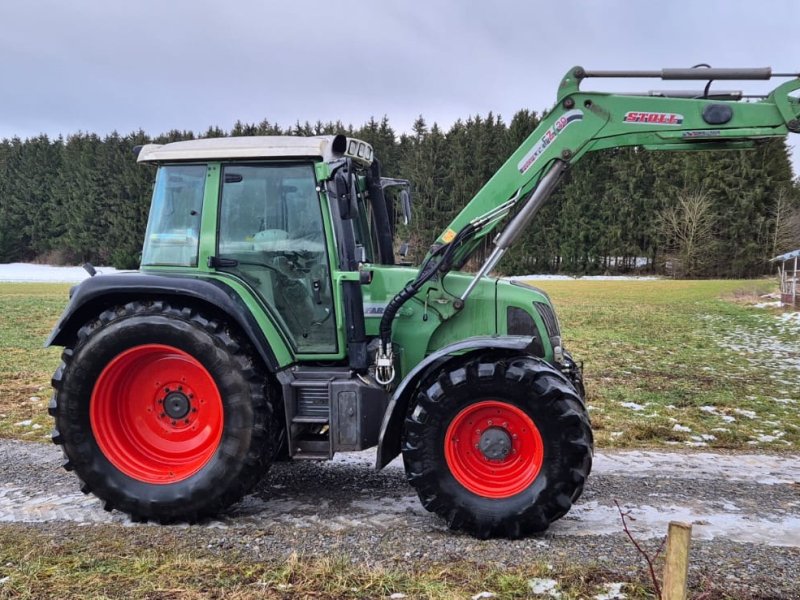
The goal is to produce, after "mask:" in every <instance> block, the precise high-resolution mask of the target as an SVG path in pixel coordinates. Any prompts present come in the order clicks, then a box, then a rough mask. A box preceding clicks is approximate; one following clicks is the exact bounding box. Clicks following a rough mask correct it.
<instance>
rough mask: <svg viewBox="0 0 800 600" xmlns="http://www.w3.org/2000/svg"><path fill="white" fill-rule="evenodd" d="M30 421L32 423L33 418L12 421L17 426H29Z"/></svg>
mask: <svg viewBox="0 0 800 600" xmlns="http://www.w3.org/2000/svg"><path fill="white" fill-rule="evenodd" d="M31 423H33V419H25V420H24V421H20V422H19V423H14V425H16V426H17V427H30V426H31Z"/></svg>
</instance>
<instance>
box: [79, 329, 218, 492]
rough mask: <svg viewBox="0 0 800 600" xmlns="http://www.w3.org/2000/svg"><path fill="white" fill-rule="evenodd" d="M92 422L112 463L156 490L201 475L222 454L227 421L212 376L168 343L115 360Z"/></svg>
mask: <svg viewBox="0 0 800 600" xmlns="http://www.w3.org/2000/svg"><path fill="white" fill-rule="evenodd" d="M89 419H90V423H91V427H92V433H93V435H94V438H95V440H96V441H97V445H98V446H99V447H100V450H101V451H102V453H103V454H104V455H105V457H106V458H107V459H108V460H109V462H110V463H111V464H113V465H114V466H115V467H116V468H117V469H119V470H120V471H122V472H123V473H124V474H125V475H127V476H129V477H132V478H133V479H136V480H138V481H141V482H144V483H152V484H170V483H175V482H178V481H182V480H184V479H187V478H189V477H191V476H192V475H194V474H195V473H197V472H198V471H200V470H201V469H202V468H203V467H204V466H205V465H206V463H208V462H209V461H210V460H211V459H212V457H213V456H214V454H215V453H216V452H217V449H218V447H219V444H220V440H221V439H222V431H223V428H224V423H225V420H224V411H223V408H222V397H221V395H220V393H219V389H218V388H217V385H216V382H215V380H214V377H213V376H212V375H211V373H209V371H208V370H206V368H205V367H204V366H203V365H202V364H201V363H200V361H198V360H197V359H196V358H195V357H193V356H191V355H190V354H188V353H187V352H185V351H183V350H180V349H179V348H176V347H174V346H167V345H165V344H143V345H140V346H134V347H132V348H129V349H127V350H125V351H123V352H121V353H120V354H118V355H117V356H115V357H114V358H113V359H111V360H110V361H109V362H108V364H107V365H106V366H105V368H104V369H103V371H102V372H101V373H100V375H99V376H98V378H97V380H96V382H95V384H94V389H93V390H92V397H91V399H90V401H89Z"/></svg>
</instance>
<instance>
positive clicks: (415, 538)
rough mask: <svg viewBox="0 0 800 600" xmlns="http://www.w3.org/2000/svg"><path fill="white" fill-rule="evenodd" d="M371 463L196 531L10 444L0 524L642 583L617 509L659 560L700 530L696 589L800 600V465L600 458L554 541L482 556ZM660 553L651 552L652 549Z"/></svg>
mask: <svg viewBox="0 0 800 600" xmlns="http://www.w3.org/2000/svg"><path fill="white" fill-rule="evenodd" d="M373 461H374V455H373V453H372V452H363V453H357V454H347V455H341V456H338V457H337V458H336V460H334V461H333V462H330V463H310V462H295V463H284V464H277V465H275V466H274V467H273V469H272V470H271V471H270V473H269V475H268V476H267V477H266V478H265V479H264V481H263V482H262V483H261V484H260V485H259V487H258V489H257V490H256V491H255V493H253V494H251V495H250V496H248V497H247V498H245V499H244V500H243V501H242V502H240V503H239V504H238V505H236V506H235V507H233V508H232V509H231V510H230V511H229V512H228V513H227V514H225V515H223V516H222V517H221V518H220V519H219V520H215V521H211V522H208V523H205V524H203V525H196V526H191V527H189V526H172V527H168V528H162V527H159V526H156V525H132V524H130V522H129V521H128V519H127V518H126V517H125V516H124V515H122V514H119V513H116V512H114V513H107V512H105V511H103V509H102V508H101V506H100V503H99V502H98V501H97V500H95V499H94V498H93V497H92V496H84V495H83V494H81V493H80V491H79V490H78V489H77V483H76V480H75V478H74V477H73V476H72V475H71V474H69V473H66V472H63V471H62V470H61V469H60V467H59V465H60V452H59V450H58V449H57V448H55V447H53V446H48V445H39V444H26V443H20V442H9V441H3V442H0V522H16V523H29V524H31V526H32V527H41V525H36V524H45V523H46V524H47V527H50V528H52V527H56V528H59V529H67V530H69V528H71V527H75V526H76V525H77V524H84V525H90V524H107V525H111V526H112V527H114V526H127V527H130V526H135V527H142V528H148V529H147V531H149V532H152V535H154V536H158V535H159V534H160V532H161V531H165V530H169V531H172V532H173V533H174V531H175V529H176V528H181V529H183V530H185V534H186V535H191V536H194V537H196V538H197V539H198V541H200V542H202V543H203V544H205V545H206V546H207V547H219V548H221V549H224V548H230V547H237V548H239V549H244V550H245V551H248V552H251V553H253V554H255V555H256V556H268V555H269V556H275V555H285V554H289V553H290V552H292V551H298V552H307V553H313V554H342V553H346V554H348V555H350V556H352V557H353V559H354V560H359V561H362V560H363V561H367V562H385V561H389V562H391V561H398V560H400V561H408V560H420V559H422V560H430V559H435V560H444V561H447V560H455V559H467V560H474V561H478V562H480V561H494V562H498V563H503V564H520V563H523V562H530V561H532V560H546V561H551V562H558V561H565V562H571V563H575V562H578V563H580V562H583V563H587V564H597V565H600V566H603V567H607V568H610V569H612V570H617V571H619V572H620V573H621V576H625V575H626V574H633V573H635V572H637V571H638V569H639V566H640V559H639V557H637V555H636V553H635V551H634V550H633V548H632V546H631V544H630V542H629V541H627V539H626V538H625V536H624V534H623V533H622V532H621V526H620V517H619V513H618V511H617V509H616V507H615V505H614V500H617V501H618V502H619V503H620V505H621V506H622V507H623V508H624V509H625V510H628V511H630V514H631V516H632V517H633V518H634V519H635V520H631V521H630V522H629V525H630V528H631V530H632V531H633V533H634V535H635V536H636V537H637V538H638V539H640V540H645V542H646V543H647V544H648V545H649V546H651V547H652V546H656V545H657V543H658V541H659V540H660V536H662V535H663V534H664V532H665V531H666V525H667V523H668V522H669V521H670V520H681V521H686V522H690V523H692V524H693V541H694V545H693V550H692V559H693V562H692V570H693V575H694V577H695V580H701V579H702V578H703V577H709V578H711V579H713V580H714V581H716V582H718V583H719V582H722V583H723V584H724V587H725V588H726V589H729V590H737V589H742V590H744V589H746V590H748V591H769V592H770V594H773V595H772V596H770V597H783V598H797V597H800V572H799V571H798V567H797V565H798V564H800V483H799V482H800V456H798V455H783V456H773V455H730V454H725V455H722V454H711V453H694V454H685V453H665V452H645V451H628V452H602V453H598V454H597V455H596V457H595V468H594V470H593V473H592V476H591V477H590V481H589V485H588V487H587V489H586V492H585V494H584V496H583V498H582V499H581V500H580V502H579V503H578V504H577V505H576V506H575V507H574V508H573V510H572V511H571V512H570V513H569V514H568V515H567V516H566V517H565V518H564V519H562V520H561V521H559V522H557V523H555V524H554V525H553V526H552V527H551V529H550V531H548V533H547V534H546V535H544V536H539V537H533V538H529V539H526V540H520V541H513V542H511V541H507V540H490V541H486V542H481V541H477V540H474V539H472V538H470V537H468V536H465V535H462V534H456V533H452V532H449V531H447V529H446V528H445V526H444V524H443V523H442V522H441V521H440V520H439V519H437V518H436V517H435V516H433V515H431V514H429V513H427V512H426V511H425V510H424V509H423V508H422V507H421V506H420V504H419V502H418V500H417V498H416V496H415V494H414V492H413V490H412V489H411V488H410V487H409V486H408V485H407V484H406V482H405V478H404V474H403V471H402V465H401V464H400V463H399V461H395V462H394V463H393V464H392V465H390V466H389V467H388V468H387V469H386V470H385V471H384V472H381V473H376V472H375V471H374V470H373V469H372V464H373ZM648 540H649V541H648Z"/></svg>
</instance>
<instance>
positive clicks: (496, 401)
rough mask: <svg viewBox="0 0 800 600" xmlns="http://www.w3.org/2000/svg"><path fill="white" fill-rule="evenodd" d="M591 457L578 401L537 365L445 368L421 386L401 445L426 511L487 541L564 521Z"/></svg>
mask: <svg viewBox="0 0 800 600" xmlns="http://www.w3.org/2000/svg"><path fill="white" fill-rule="evenodd" d="M592 448H593V441H592V431H591V427H590V425H589V419H588V415H587V413H586V410H585V408H584V407H583V404H582V402H581V399H580V397H579V395H578V393H577V391H576V390H575V388H574V387H573V386H572V385H571V384H570V382H569V381H568V380H567V379H566V378H565V377H564V376H563V375H562V374H561V373H559V372H558V371H557V370H556V369H554V368H553V367H552V366H550V365H549V364H547V363H546V362H544V361H542V360H540V359H538V358H534V357H531V356H517V357H511V358H503V357H494V358H492V357H491V356H484V357H480V358H473V359H469V360H467V361H466V362H463V361H462V362H460V363H456V364H448V365H446V366H445V367H444V368H443V370H442V371H440V372H439V373H437V374H434V375H433V376H431V377H428V378H427V379H426V380H425V381H424V382H423V383H422V385H421V386H420V388H419V392H418V394H417V396H416V399H415V401H414V402H413V403H412V405H411V406H410V408H409V413H408V416H407V418H406V421H405V430H404V434H403V441H402V451H403V461H404V463H405V467H406V474H407V477H408V480H409V482H410V483H411V485H412V486H413V487H414V488H416V490H417V493H418V495H419V498H420V501H421V502H422V504H423V506H424V507H425V508H426V509H428V510H430V511H432V512H435V513H436V514H438V515H439V516H441V517H443V518H445V519H446V521H447V524H448V526H449V527H450V528H451V529H461V530H464V531H467V532H469V533H471V534H473V535H475V536H477V537H480V538H488V537H493V536H505V537H510V538H518V537H521V536H523V535H526V534H531V533H536V532H541V531H544V530H545V529H547V527H548V526H549V524H550V523H551V522H553V521H555V520H556V519H559V518H561V517H562V516H564V515H565V514H566V513H567V511H569V509H570V508H571V506H572V504H573V502H575V501H576V500H577V499H578V498H579V497H580V495H581V493H582V491H583V486H584V482H585V481H586V477H587V476H588V474H589V471H590V470H591V464H592Z"/></svg>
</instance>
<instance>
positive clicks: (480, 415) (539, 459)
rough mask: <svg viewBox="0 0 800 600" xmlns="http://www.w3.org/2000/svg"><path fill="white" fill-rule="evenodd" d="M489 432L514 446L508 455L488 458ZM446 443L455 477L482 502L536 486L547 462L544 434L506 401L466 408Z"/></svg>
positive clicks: (490, 401) (489, 401) (448, 433)
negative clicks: (483, 447)
mask: <svg viewBox="0 0 800 600" xmlns="http://www.w3.org/2000/svg"><path fill="white" fill-rule="evenodd" d="M489 429H492V430H495V433H494V435H495V436H496V437H497V436H499V437H500V438H502V439H506V438H507V439H508V441H509V442H510V448H508V451H507V454H506V455H505V456H503V457H500V458H489V457H487V456H486V455H485V454H484V453H483V452H482V451H481V448H480V443H481V435H482V434H483V435H485V432H486V431H487V430H489ZM444 439H445V441H444V456H445V460H446V461H447V466H448V467H449V469H450V472H451V473H452V474H453V477H455V478H456V481H458V482H459V483H460V484H461V485H463V486H464V487H465V488H467V489H468V490H469V491H470V492H472V493H473V494H477V495H478V496H483V497H484V498H508V497H510V496H514V495H515V494H518V493H520V492H521V491H523V490H524V489H526V488H527V487H528V486H530V485H531V483H533V480H534V479H536V476H537V475H538V474H539V470H540V469H541V468H542V463H543V462H544V445H543V444H542V436H541V435H540V434H539V430H538V429H537V427H536V425H534V423H533V420H532V419H531V418H530V417H529V416H528V415H527V414H526V413H525V412H524V411H523V410H521V409H519V408H517V407H516V406H514V405H513V404H508V403H507V402H500V401H497V400H485V401H483V402H476V403H475V404H471V405H469V406H467V407H466V408H464V409H463V410H462V411H461V412H459V413H458V414H457V415H456V416H455V418H454V419H453V420H452V421H451V423H450V426H449V427H448V428H447V433H446V434H445V438H444Z"/></svg>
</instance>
